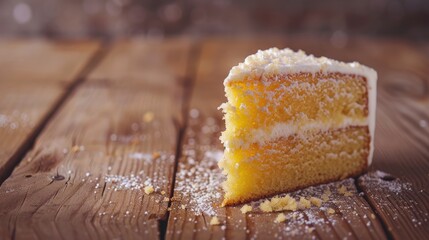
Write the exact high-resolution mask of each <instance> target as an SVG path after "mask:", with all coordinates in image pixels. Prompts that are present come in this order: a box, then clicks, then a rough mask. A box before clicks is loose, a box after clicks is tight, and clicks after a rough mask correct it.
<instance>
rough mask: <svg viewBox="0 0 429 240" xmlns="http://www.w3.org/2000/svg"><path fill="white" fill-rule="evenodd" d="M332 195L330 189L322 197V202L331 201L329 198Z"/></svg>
mask: <svg viewBox="0 0 429 240" xmlns="http://www.w3.org/2000/svg"><path fill="white" fill-rule="evenodd" d="M331 194H332V193H331V191H330V190H329V189H326V190H325V191H324V192H323V194H322V196H321V198H322V200H323V201H324V202H327V201H329V197H330V196H331Z"/></svg>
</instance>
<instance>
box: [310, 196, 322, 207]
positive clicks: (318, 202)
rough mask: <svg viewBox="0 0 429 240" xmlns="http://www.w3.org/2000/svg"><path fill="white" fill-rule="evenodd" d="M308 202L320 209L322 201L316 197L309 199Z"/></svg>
mask: <svg viewBox="0 0 429 240" xmlns="http://www.w3.org/2000/svg"><path fill="white" fill-rule="evenodd" d="M310 202H311V204H313V205H314V206H317V207H320V206H322V199H320V198H317V197H311V198H310Z"/></svg>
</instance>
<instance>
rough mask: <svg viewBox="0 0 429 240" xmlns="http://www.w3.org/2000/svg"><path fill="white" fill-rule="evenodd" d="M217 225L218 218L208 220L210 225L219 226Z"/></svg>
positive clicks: (218, 222)
mask: <svg viewBox="0 0 429 240" xmlns="http://www.w3.org/2000/svg"><path fill="white" fill-rule="evenodd" d="M219 224H220V221H219V218H217V217H216V216H215V217H212V219H211V220H210V225H219Z"/></svg>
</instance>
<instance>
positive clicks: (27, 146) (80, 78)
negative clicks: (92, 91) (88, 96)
mask: <svg viewBox="0 0 429 240" xmlns="http://www.w3.org/2000/svg"><path fill="white" fill-rule="evenodd" d="M108 45H109V44H108V43H107V42H101V43H100V46H98V48H97V50H96V51H95V52H94V53H93V54H92V56H91V57H90V58H89V59H88V60H87V61H86V63H85V64H84V66H83V67H82V69H81V70H80V71H79V72H78V73H77V74H76V76H74V77H72V79H73V80H72V81H71V83H70V84H69V85H68V86H66V87H65V89H64V93H63V94H62V95H61V96H60V97H59V99H58V100H57V101H56V102H55V103H54V105H53V106H52V107H51V109H49V110H48V112H47V113H46V115H45V116H44V117H42V119H41V120H40V122H39V123H38V125H37V126H36V127H35V128H34V130H33V131H32V132H31V133H30V135H29V137H28V138H27V139H26V140H24V141H23V143H22V144H21V146H20V147H19V148H18V149H17V150H16V152H15V154H14V155H12V157H11V161H8V162H7V163H6V164H5V166H4V168H5V170H4V174H2V175H0V186H1V185H2V184H3V182H4V181H5V180H6V179H7V178H9V176H10V175H11V174H12V172H13V170H14V169H15V167H16V166H18V165H19V163H20V162H21V161H22V159H24V157H25V155H26V154H27V153H28V152H29V151H30V150H31V149H32V148H33V147H34V144H35V142H36V139H37V137H38V136H39V135H40V133H42V132H43V130H44V129H45V127H46V126H47V124H48V123H49V121H50V120H51V118H52V117H53V116H54V115H55V114H56V113H57V112H58V110H59V109H60V108H61V107H62V106H63V105H64V103H65V102H66V100H67V99H68V98H69V97H70V96H71V94H72V93H73V92H74V91H75V90H76V89H77V88H78V86H79V85H80V84H82V83H83V82H84V80H85V77H86V76H87V75H88V74H89V73H90V72H91V70H92V69H94V68H95V67H96V66H97V64H98V63H99V62H100V61H101V60H102V59H103V57H104V56H105V54H106V52H107V51H108Z"/></svg>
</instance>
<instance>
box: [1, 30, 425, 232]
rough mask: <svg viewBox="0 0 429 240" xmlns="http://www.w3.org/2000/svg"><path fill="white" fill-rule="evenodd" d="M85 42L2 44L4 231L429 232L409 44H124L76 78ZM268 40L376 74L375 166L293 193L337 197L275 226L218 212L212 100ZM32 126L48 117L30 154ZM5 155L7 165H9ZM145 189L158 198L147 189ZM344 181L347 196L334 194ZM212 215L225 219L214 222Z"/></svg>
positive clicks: (416, 62)
mask: <svg viewBox="0 0 429 240" xmlns="http://www.w3.org/2000/svg"><path fill="white" fill-rule="evenodd" d="M80 46H81V47H77V46H75V45H73V44H52V43H50V44H47V43H45V42H36V43H31V44H28V43H26V42H25V41H17V42H15V41H14V42H12V41H8V42H1V43H0V53H1V55H2V56H3V55H5V56H11V57H10V58H4V57H1V58H0V93H1V94H0V110H1V111H2V112H0V114H4V113H7V117H8V118H7V119H6V118H3V120H4V119H6V120H8V121H3V122H2V119H1V118H0V136H1V140H0V149H1V150H0V157H1V159H0V160H2V159H6V158H8V159H12V158H15V160H17V161H19V160H21V163H20V164H19V165H18V166H17V167H16V169H15V170H14V172H13V173H12V175H11V176H10V177H9V178H8V179H7V180H6V181H5V182H4V183H3V185H2V186H1V187H0V238H1V239H10V238H16V239H27V238H49V239H110V238H121V239H134V238H144V239H156V238H162V237H164V236H165V237H166V238H168V239H191V238H194V239H208V238H213V239H221V238H226V239H243V238H259V239H264V238H292V239H302V238H303V239H309V238H321V239H340V238H347V239H357V238H361V239H385V238H394V239H425V238H427V236H429V232H428V231H429V222H428V221H429V220H428V218H429V216H428V215H429V206H428V202H429V196H428V191H429V186H428V184H429V181H428V180H429V164H428V159H429V151H428V149H429V139H428V136H429V106H428V105H429V100H428V99H429V98H428V91H429V90H428V89H429V87H428V86H429V85H428V84H429V83H428V82H429V79H428V78H427V76H428V74H429V70H428V68H427V66H429V60H428V56H427V55H426V56H425V55H424V54H423V53H419V52H418V51H416V49H414V48H413V47H412V46H411V45H410V44H408V43H404V42H400V41H393V40H374V39H354V40H350V39H349V40H348V41H344V42H341V43H340V44H338V42H336V41H333V42H331V41H329V39H324V38H314V37H278V38H256V39H255V38H253V39H250V38H214V39H202V40H201V41H199V43H198V44H192V42H190V41H189V40H187V39H167V40H163V41H155V40H144V39H134V40H121V41H118V42H115V43H112V44H111V45H110V46H109V47H108V48H107V49H106V50H105V52H107V54H106V55H105V56H103V59H102V61H101V63H100V64H99V65H98V67H97V68H96V69H95V70H93V71H92V72H90V73H89V76H88V77H87V79H84V81H83V82H84V83H81V84H80V85H77V84H76V82H82V81H81V80H82V79H81V78H82V73H81V71H82V69H84V68H88V66H85V61H84V60H86V61H87V62H88V60H89V58H90V56H91V54H92V55H94V53H95V51H96V48H97V45H96V44H93V43H87V44H84V45H80ZM82 46H84V47H82ZM271 46H277V47H290V48H293V49H303V50H305V51H307V52H309V53H313V54H315V55H316V56H320V55H325V56H327V57H332V58H336V59H340V60H345V61H352V60H357V61H360V62H362V63H364V64H366V65H369V66H371V67H374V68H375V69H376V70H377V71H378V73H379V85H378V108H377V128H376V152H375V157H374V162H373V165H372V167H371V169H370V173H369V174H367V175H364V176H362V177H360V178H358V179H356V181H353V180H352V179H349V180H346V181H343V182H338V183H334V184H331V185H328V186H319V187H315V188H312V189H307V190H305V191H300V192H296V193H293V195H294V196H316V197H317V196H320V194H321V193H322V192H323V191H324V190H326V188H330V189H331V190H332V192H333V195H332V196H331V198H330V200H329V201H328V202H326V203H324V205H322V208H317V207H313V208H311V209H306V210H302V211H297V212H296V214H297V215H296V217H295V218H293V217H292V216H293V213H286V215H287V216H288V217H290V219H289V220H287V221H286V222H285V223H282V224H277V223H274V222H273V221H274V219H275V217H276V216H277V214H278V213H262V212H261V211H260V210H259V209H258V208H257V206H258V203H259V202H253V203H252V206H253V207H254V208H253V210H252V212H250V213H247V214H242V213H241V212H240V207H241V206H236V207H228V208H219V207H218V204H219V203H220V201H221V196H222V193H221V189H220V185H219V184H220V182H221V181H222V179H221V177H220V176H221V175H220V171H219V169H218V167H217V163H216V161H217V159H219V158H220V157H221V154H222V150H223V148H222V146H221V144H220V142H219V140H218V137H219V134H220V132H221V131H222V129H223V120H222V113H221V112H220V111H219V110H217V109H216V108H217V107H218V106H219V105H220V104H221V103H222V102H224V101H225V97H224V92H223V84H222V83H223V79H224V78H225V76H226V75H227V74H228V71H229V69H230V68H231V67H232V66H234V65H236V64H237V63H238V62H240V61H242V60H243V58H244V57H245V56H247V55H249V54H251V53H254V52H255V51H256V50H257V49H259V48H261V49H263V48H268V47H271ZM195 50H197V51H195ZM29 51H35V52H37V54H29V53H28V52H29ZM45 52H46V54H43V53H45ZM35 56H36V57H40V56H45V59H43V58H42V57H40V61H36V60H34V58H35ZM8 59H10V60H8ZM37 60H38V59H37ZM42 60H43V61H42ZM43 63H45V64H43ZM39 65H40V66H39ZM19 66H31V68H30V67H28V68H27V67H26V68H24V69H25V71H22V69H23V68H20V67H19ZM48 66H56V67H48ZM5 76H7V77H5ZM28 76H30V77H28ZM30 82H31V83H37V84H30ZM73 85H74V88H76V89H74V88H70V87H69V86H73ZM73 89H74V90H73ZM70 90H73V91H70ZM191 93H192V94H191ZM64 95H68V97H67V101H66V102H64V103H63V102H62V100H61V99H63V100H64V99H65V97H64ZM21 112H24V113H26V114H28V115H29V116H28V119H27V118H26V117H23V116H22V115H20V113H21ZM53 112H55V115H54V116H53V117H52V118H50V119H49V121H47V119H46V118H47V117H46V116H50V115H51V113H53ZM14 114H15V115H14ZM0 116H1V115H0ZM9 119H12V120H14V121H18V123H19V126H22V128H17V129H15V130H14V131H15V132H12V131H11V130H10V129H7V131H10V132H6V130H5V129H3V128H5V127H8V128H10V125H7V124H9V123H14V121H9ZM24 120H25V121H24ZM27 120H28V121H27ZM19 121H23V122H22V123H21V122H19ZM41 122H42V123H44V122H45V123H46V122H48V124H47V126H46V128H44V129H43V131H42V133H41V134H40V136H39V137H38V138H37V141H36V143H35V146H34V147H33V149H31V151H30V152H28V153H27V155H25V152H26V150H27V149H28V148H29V147H30V143H31V142H32V140H31V139H34V138H35V137H36V135H37V134H38V130H37V129H38V128H39V129H40V123H41ZM2 123H6V125H3V126H2V125H1V124H2ZM26 124H28V125H26ZM34 129H36V130H34ZM2 131H3V132H2ZM18 131H22V132H19V133H18ZM3 139H8V140H3ZM28 139H30V140H28ZM10 146H13V147H12V148H11V147H10ZM22 146H24V147H22ZM7 149H9V150H7ZM5 150H7V151H5ZM16 153H19V154H20V155H16ZM8 154H9V155H10V156H16V157H12V158H11V157H10V156H9V155H8ZM5 156H6V157H5ZM8 156H9V157H8ZM19 156H25V157H23V158H22V159H20V157H19ZM8 163H11V164H10V167H13V164H14V160H13V161H10V160H8ZM176 164H177V169H176ZM0 170H1V165H0ZM176 170H177V171H176ZM175 171H176V172H175ZM0 176H1V172H0ZM148 185H153V186H154V187H155V190H156V191H155V193H152V194H150V195H146V194H145V193H144V191H143V189H142V187H145V186H148ZM341 185H345V186H347V188H348V190H349V191H350V193H351V194H350V196H344V195H342V194H338V192H337V191H336V190H337V188H338V187H339V186H341ZM173 186H174V189H173ZM173 194H174V197H173V198H171V199H169V201H166V200H167V199H166V198H170V197H172V195H173ZM169 208H170V209H171V211H168V209H169ZM327 208H333V209H334V210H335V214H329V213H327V211H326V209H327ZM212 216H217V217H218V218H219V220H220V222H221V225H216V226H212V225H210V220H211V218H212ZM167 217H168V223H166V221H167Z"/></svg>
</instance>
